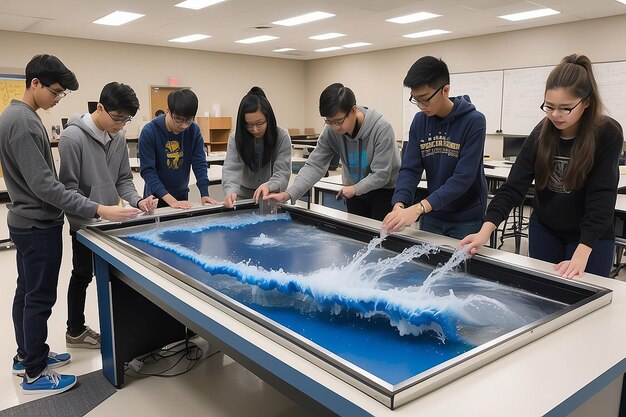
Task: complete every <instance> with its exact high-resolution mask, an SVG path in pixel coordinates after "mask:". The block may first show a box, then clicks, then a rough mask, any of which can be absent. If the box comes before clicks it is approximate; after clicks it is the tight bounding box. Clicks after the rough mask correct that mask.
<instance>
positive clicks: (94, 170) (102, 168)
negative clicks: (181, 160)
mask: <svg viewBox="0 0 626 417" xmlns="http://www.w3.org/2000/svg"><path fill="white" fill-rule="evenodd" d="M138 109H139V100H138V99H137V96H136V95H135V92H134V91H133V89H132V88H130V87H129V86H127V85H125V84H120V83H117V82H111V83H108V84H107V85H105V86H104V88H103V89H102V92H101V93H100V100H99V101H98V104H97V107H96V111H94V112H93V113H91V114H89V113H87V114H84V115H80V114H75V115H73V116H72V117H71V118H70V120H69V122H68V125H67V128H66V129H65V130H64V131H63V133H62V134H61V139H60V141H59V155H60V157H61V168H60V170H59V179H60V180H61V182H62V183H63V184H65V188H66V189H68V190H73V191H76V192H78V193H79V194H81V195H84V196H85V197H88V198H89V199H90V200H92V201H95V202H97V203H100V204H109V205H115V204H119V202H120V198H122V199H123V200H125V201H127V202H128V203H129V204H130V205H131V206H132V207H137V208H139V209H141V211H143V212H144V213H153V212H154V209H155V208H156V206H157V201H158V200H157V199H155V198H153V197H152V196H151V195H150V196H148V197H147V198H144V199H142V198H141V196H140V195H139V194H138V193H137V190H136V189H135V185H134V184H133V174H132V172H131V170H130V163H129V160H128V148H127V146H126V138H125V136H124V130H123V128H124V126H125V125H126V123H128V122H130V121H131V120H132V118H133V116H134V115H135V114H136V113H137V110H138ZM66 215H67V218H68V220H69V222H70V235H71V237H72V267H73V269H72V275H71V277H70V284H69V287H68V291H67V333H66V334H65V343H66V345H67V347H72V348H88V349H99V348H100V335H99V334H98V333H97V332H95V331H94V330H92V329H91V328H89V326H86V325H85V314H84V312H85V297H86V295H87V287H88V286H89V283H90V282H91V280H92V277H93V265H92V262H91V250H89V249H88V248H87V247H86V246H85V245H83V244H82V243H80V242H79V241H78V240H77V239H76V232H77V231H78V230H79V229H80V228H81V227H82V226H83V225H85V224H89V223H91V222H93V221H94V220H95V219H93V218H89V217H83V216H81V215H79V214H72V213H66Z"/></svg>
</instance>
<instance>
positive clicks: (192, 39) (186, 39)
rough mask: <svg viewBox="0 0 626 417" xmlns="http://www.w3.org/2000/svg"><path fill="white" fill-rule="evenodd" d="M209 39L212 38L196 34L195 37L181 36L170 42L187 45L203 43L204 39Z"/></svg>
mask: <svg viewBox="0 0 626 417" xmlns="http://www.w3.org/2000/svg"><path fill="white" fill-rule="evenodd" d="M207 38H210V36H209V35H202V34H200V33H196V34H195V35H187V36H181V37H180V38H174V39H170V40H169V41H168V42H180V43H187V42H195V41H201V40H202V39H207Z"/></svg>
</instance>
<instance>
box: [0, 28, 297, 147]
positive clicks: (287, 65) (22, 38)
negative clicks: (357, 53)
mask: <svg viewBox="0 0 626 417" xmlns="http://www.w3.org/2000/svg"><path fill="white" fill-rule="evenodd" d="M38 53H50V54H53V55H56V56H58V57H59V58H60V59H61V60H62V61H63V62H64V63H65V64H66V65H67V66H68V67H69V68H70V69H71V70H72V71H74V73H75V74H76V76H77V78H78V82H79V84H80V88H79V89H78V91H76V92H74V93H72V94H70V95H69V96H67V97H66V98H64V99H63V100H62V101H61V102H60V103H59V104H58V105H57V106H55V107H54V108H52V109H51V110H49V111H45V112H43V111H41V112H40V115H41V117H42V119H43V121H44V123H45V125H46V126H47V127H50V126H51V125H57V124H60V123H61V117H67V116H68V115H71V114H72V113H75V112H79V113H83V112H86V111H87V101H97V100H98V97H99V96H100V91H101V90H102V87H103V86H104V85H105V84H106V83H108V82H110V81H119V82H123V83H125V84H128V85H130V86H131V87H133V89H134V90H135V92H136V93H137V97H138V98H139V101H140V103H141V109H140V110H139V112H138V113H137V116H136V118H135V120H133V122H131V123H130V124H129V125H128V126H127V128H126V129H127V131H128V134H129V135H136V134H137V133H138V128H139V125H140V123H141V122H142V120H143V119H144V117H145V118H146V120H150V119H151V115H150V114H149V113H150V88H149V87H150V85H167V83H168V78H169V77H170V76H176V77H178V78H179V85H181V86H186V87H191V88H192V89H193V90H194V92H195V93H196V94H197V95H198V99H199V109H198V114H200V115H202V114H204V112H205V111H211V109H212V104H214V103H219V104H221V107H222V116H232V117H233V122H234V119H235V117H236V115H237V108H238V106H239V101H240V100H241V98H242V97H243V95H244V94H245V93H246V92H247V91H248V90H249V89H250V87H252V86H253V85H258V86H260V87H262V88H263V89H264V90H265V93H266V94H267V96H268V98H269V100H270V102H271V103H272V106H273V108H274V111H275V113H276V116H277V118H278V123H279V124H280V125H281V126H283V127H286V128H288V127H304V115H305V110H304V105H305V103H304V100H303V99H302V91H303V86H304V85H305V74H306V71H305V65H306V63H305V62H303V61H295V60H286V59H275V58H263V57H252V56H246V55H236V54H225V53H218V52H202V51H195V50H186V49H178V48H165V47H155V46H142V45H134V44H125V43H116V42H100V41H91V40H83V39H73V38H63V37H55V36H43V35H34V34H24V33H18V32H2V31H0V68H1V69H2V70H1V71H0V72H6V71H7V69H13V71H14V72H18V73H21V74H23V73H24V67H25V65H26V64H27V63H28V61H29V60H30V59H31V58H32V57H33V56H34V55H36V54H38Z"/></svg>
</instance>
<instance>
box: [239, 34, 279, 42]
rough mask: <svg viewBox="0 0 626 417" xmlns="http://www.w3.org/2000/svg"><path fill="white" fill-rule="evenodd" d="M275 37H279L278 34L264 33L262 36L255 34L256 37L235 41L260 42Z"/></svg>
mask: <svg viewBox="0 0 626 417" xmlns="http://www.w3.org/2000/svg"><path fill="white" fill-rule="evenodd" d="M274 39H278V36H270V35H262V36H255V37H254V38H248V39H240V40H238V41H235V42H237V43H259V42H267V41H272V40H274Z"/></svg>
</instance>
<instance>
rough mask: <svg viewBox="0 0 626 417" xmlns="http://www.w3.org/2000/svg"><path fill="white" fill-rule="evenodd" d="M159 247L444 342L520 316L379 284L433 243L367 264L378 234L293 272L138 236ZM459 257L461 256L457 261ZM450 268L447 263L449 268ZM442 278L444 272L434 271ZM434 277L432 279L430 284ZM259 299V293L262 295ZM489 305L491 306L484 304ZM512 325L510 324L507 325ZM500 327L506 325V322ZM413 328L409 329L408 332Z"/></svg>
mask: <svg viewBox="0 0 626 417" xmlns="http://www.w3.org/2000/svg"><path fill="white" fill-rule="evenodd" d="M135 238H137V239H138V240H144V241H146V242H149V243H151V244H153V245H155V246H158V247H161V248H163V249H166V250H169V251H172V252H174V253H177V254H178V255H179V256H181V257H183V258H186V259H189V260H191V261H192V262H194V263H196V264H198V265H200V266H201V267H202V268H203V269H204V270H206V271H207V272H209V273H211V274H214V275H215V274H226V275H229V276H233V277H234V278H236V279H237V280H239V281H241V282H242V283H246V284H250V285H254V286H258V287H259V288H261V289H263V290H265V291H269V290H277V291H280V292H282V293H285V294H288V295H289V294H293V293H302V294H305V295H308V296H310V297H311V298H313V300H315V302H316V303H317V304H318V305H319V306H320V309H321V310H324V309H326V310H328V311H329V312H331V313H332V314H339V313H340V312H341V311H343V310H346V311H356V312H357V313H358V314H360V315H362V316H369V315H382V316H385V317H387V318H388V319H389V321H390V323H391V325H393V326H394V327H396V328H398V331H399V332H400V333H401V334H413V335H419V334H421V333H423V332H427V331H434V332H435V333H436V334H437V337H439V338H440V339H441V340H445V339H446V338H449V339H452V340H459V335H458V333H457V327H458V326H459V325H470V326H479V327H480V326H489V325H493V324H495V323H494V319H493V318H492V317H493V313H494V312H495V313H497V314H496V316H497V317H500V318H504V319H505V321H504V327H505V328H509V327H513V328H516V327H518V326H519V324H520V323H519V321H520V320H521V319H520V318H519V317H518V316H517V315H516V314H515V313H514V312H512V311H511V310H510V309H509V308H508V307H507V306H506V305H504V304H502V303H499V302H498V301H497V300H493V299H491V298H489V297H484V296H481V295H470V296H468V297H465V298H464V299H461V298H458V297H456V296H455V295H454V293H453V291H449V293H448V294H447V295H444V296H435V295H433V294H432V292H431V291H428V290H424V288H423V287H424V286H423V285H422V286H415V285H413V286H408V287H404V288H398V287H396V288H386V289H383V288H379V287H378V286H377V283H378V281H379V280H380V278H382V277H384V276H386V275H388V274H389V273H390V272H391V271H393V270H394V269H395V268H397V267H398V266H399V265H400V264H402V263H404V262H408V261H410V260H411V259H413V258H415V257H417V256H421V255H424V254H428V253H435V252H436V251H438V248H436V247H434V246H432V245H423V246H422V245H416V246H413V247H410V248H407V249H405V250H404V251H403V252H402V253H400V254H398V255H396V256H394V257H391V258H387V259H382V260H379V261H378V262H366V261H365V258H366V256H367V255H368V254H369V253H370V252H371V251H372V250H373V248H374V247H375V246H376V245H377V244H379V243H380V242H375V241H376V240H377V239H378V240H380V238H375V239H374V240H373V241H372V242H370V244H369V245H368V246H367V247H366V248H365V249H364V250H362V251H360V252H358V253H357V254H356V255H355V256H354V259H353V261H352V262H349V263H348V264H347V265H343V266H335V265H332V266H330V267H327V268H322V269H319V270H317V271H314V272H312V273H308V274H292V273H287V272H285V271H284V270H283V269H282V268H281V269H279V270H277V271H275V270H269V271H268V270H265V269H264V268H262V267H260V266H257V265H253V264H251V262H250V261H247V262H243V261H242V262H237V263H235V262H232V261H228V260H224V259H221V258H214V257H210V256H206V255H202V254H198V253H196V252H194V251H192V250H190V249H188V248H186V247H184V246H182V245H179V244H175V243H171V242H167V241H163V240H161V239H160V238H159V237H158V236H155V235H151V236H148V235H146V234H144V235H142V236H135ZM454 261H455V262H456V261H457V260H456V259H455V260H454ZM445 267H446V266H445V265H444V267H442V268H445ZM436 271H437V270H435V271H433V274H431V276H433V275H436V277H439V279H440V278H441V277H442V276H443V273H439V274H435V272H436ZM433 282H434V280H431V284H432V283H433ZM257 298H258V296H257ZM485 306H486V307H485ZM507 323H508V324H507ZM497 325H499V326H503V322H502V321H498V322H497ZM407 332H408V333H407Z"/></svg>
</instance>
